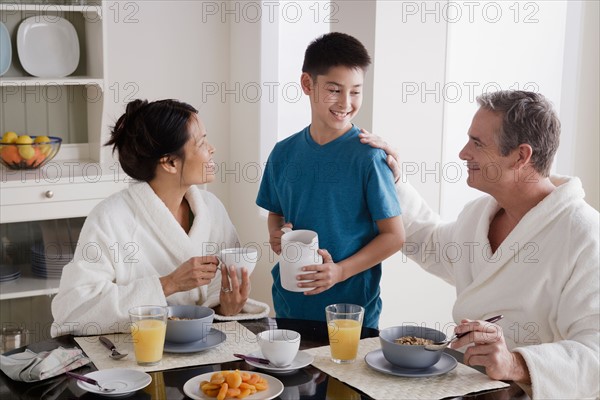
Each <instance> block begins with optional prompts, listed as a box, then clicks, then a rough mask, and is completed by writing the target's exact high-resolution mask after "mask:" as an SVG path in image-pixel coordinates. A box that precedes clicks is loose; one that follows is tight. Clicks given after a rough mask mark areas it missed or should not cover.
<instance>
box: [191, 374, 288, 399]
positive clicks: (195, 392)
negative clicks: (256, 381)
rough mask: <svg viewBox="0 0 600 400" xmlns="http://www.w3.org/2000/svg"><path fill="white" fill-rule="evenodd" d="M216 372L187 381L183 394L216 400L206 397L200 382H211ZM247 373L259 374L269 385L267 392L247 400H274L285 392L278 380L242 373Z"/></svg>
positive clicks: (193, 397)
mask: <svg viewBox="0 0 600 400" xmlns="http://www.w3.org/2000/svg"><path fill="white" fill-rule="evenodd" d="M215 372H216V371H213V372H207V373H206V374H202V375H198V376H195V377H193V378H192V379H190V380H189V381H187V382H186V383H185V384H184V385H183V393H185V394H186V395H187V396H188V397H190V398H192V399H194V400H214V397H208V396H206V395H205V394H204V393H203V392H202V390H200V382H202V381H210V377H211V376H212V374H214V373H215ZM240 372H247V373H249V374H258V375H260V376H261V377H262V378H264V379H266V381H267V383H268V384H269V388H268V389H267V390H263V391H262V392H256V393H254V394H253V395H252V396H248V397H245V399H246V400H259V399H260V400H269V399H274V398H275V397H277V396H279V395H280V394H281V392H283V383H281V381H280V380H279V379H277V378H274V377H272V376H269V375H266V374H261V373H260V372H254V371H240Z"/></svg>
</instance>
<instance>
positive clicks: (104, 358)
mask: <svg viewBox="0 0 600 400" xmlns="http://www.w3.org/2000/svg"><path fill="white" fill-rule="evenodd" d="M213 328H215V329H218V330H220V331H221V332H223V333H225V335H226V336H227V339H226V340H225V341H224V342H223V343H221V344H220V345H218V346H216V347H213V348H212V349H208V350H205V351H201V352H196V353H184V354H176V353H166V352H165V353H163V358H162V361H161V362H160V363H159V364H158V365H154V366H151V367H142V366H139V365H137V363H136V362H135V354H134V352H133V343H132V342H131V335H129V334H125V333H120V334H114V335H104V336H106V337H108V338H109V339H110V340H111V341H112V342H113V343H114V344H115V346H116V347H117V349H118V350H119V351H120V352H126V353H129V354H128V356H127V357H125V358H123V359H121V360H113V359H112V358H110V357H109V354H110V351H109V350H108V349H107V348H106V347H104V346H103V345H102V344H101V343H100V341H99V340H98V337H99V336H86V337H77V338H75V341H76V342H77V344H78V345H79V346H80V347H81V349H82V350H83V351H84V352H85V353H86V354H87V356H88V357H89V358H90V359H91V360H92V362H93V363H94V365H95V366H96V368H98V370H103V369H109V368H131V369H135V370H139V371H144V372H150V371H162V370H166V369H174V368H182V367H190V366H193V365H203V364H216V363H223V362H227V361H233V360H237V358H236V357H234V356H233V353H242V354H248V353H250V352H253V351H256V350H258V344H257V342H256V335H254V333H252V332H250V331H249V330H248V329H246V327H245V326H243V325H241V324H239V323H238V322H237V321H227V322H219V323H214V324H213Z"/></svg>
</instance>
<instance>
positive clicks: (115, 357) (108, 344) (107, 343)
mask: <svg viewBox="0 0 600 400" xmlns="http://www.w3.org/2000/svg"><path fill="white" fill-rule="evenodd" d="M99 339H100V343H102V344H103V345H104V347H106V348H107V349H109V350H110V351H111V354H110V356H109V357H110V358H112V359H113V360H120V359H121V358H123V357H127V353H119V352H118V351H117V347H116V346H115V345H114V344H113V342H111V341H110V340H109V339H108V338H106V337H104V336H100V338H99Z"/></svg>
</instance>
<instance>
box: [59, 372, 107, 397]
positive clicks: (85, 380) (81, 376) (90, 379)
mask: <svg viewBox="0 0 600 400" xmlns="http://www.w3.org/2000/svg"><path fill="white" fill-rule="evenodd" d="M65 373H66V374H67V375H68V376H70V377H72V378H75V379H78V380H80V381H83V382H85V383H89V384H90V385H96V386H98V389H100V391H101V392H104V393H110V392H113V391H115V390H116V389H109V388H105V387H102V386H101V385H100V384H99V383H98V381H97V380H95V379H92V378H88V377H87V376H85V375H79V374H76V373H74V372H69V371H67V372H65Z"/></svg>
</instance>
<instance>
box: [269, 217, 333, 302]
mask: <svg viewBox="0 0 600 400" xmlns="http://www.w3.org/2000/svg"><path fill="white" fill-rule="evenodd" d="M282 231H284V232H285V234H284V235H283V236H282V237H281V260H280V261H279V275H280V277H281V286H283V288H284V289H286V290H289V291H291V292H306V291H307V290H312V288H301V287H298V283H300V282H311V281H299V280H297V279H296V276H297V275H299V274H302V273H303V271H302V267H305V266H307V265H315V264H322V263H323V257H321V255H320V254H319V253H318V252H317V250H319V236H318V235H317V232H314V231H309V230H304V229H301V230H297V231H293V230H291V229H290V228H283V229H282Z"/></svg>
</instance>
